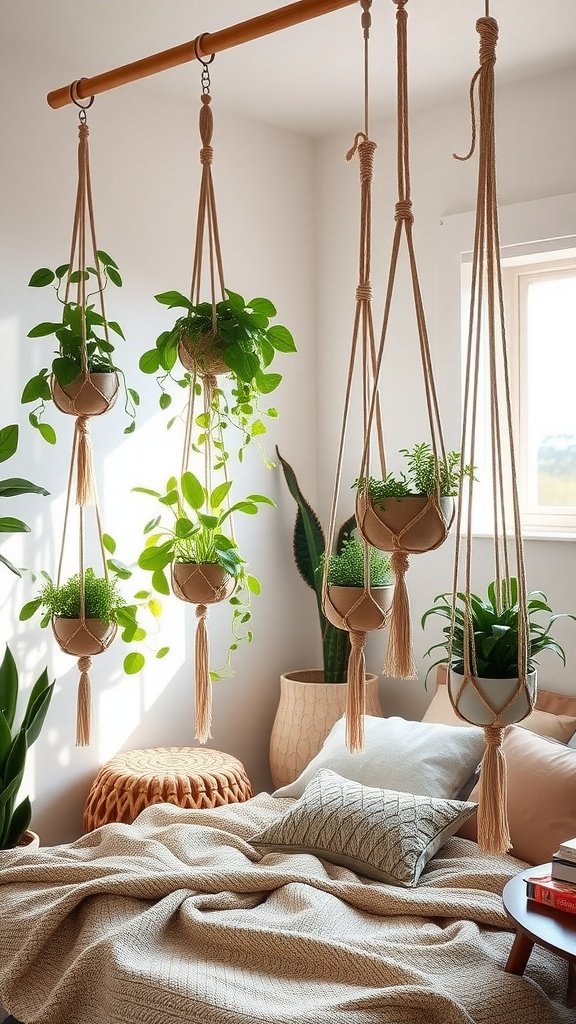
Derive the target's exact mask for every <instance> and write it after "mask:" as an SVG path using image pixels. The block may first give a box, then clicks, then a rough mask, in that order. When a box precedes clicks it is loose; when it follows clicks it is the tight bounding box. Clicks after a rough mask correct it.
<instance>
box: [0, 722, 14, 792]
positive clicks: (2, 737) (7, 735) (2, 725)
mask: <svg viewBox="0 0 576 1024" xmlns="http://www.w3.org/2000/svg"><path fill="white" fill-rule="evenodd" d="M11 744H12V732H11V729H10V726H9V725H8V722H7V721H6V718H5V715H4V712H3V711H0V778H1V777H2V775H3V774H4V762H5V760H6V757H7V755H8V751H9V750H10V746H11ZM0 785H1V783H0Z"/></svg>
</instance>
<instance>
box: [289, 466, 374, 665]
mask: <svg viewBox="0 0 576 1024" xmlns="http://www.w3.org/2000/svg"><path fill="white" fill-rule="evenodd" d="M276 454H277V455H278V458H279V460H280V465H281V466H282V471H283V473H284V478H285V480H286V483H287V485H288V489H289V491H290V494H291V495H292V497H293V498H294V500H295V502H296V505H297V507H298V511H297V513H296V522H295V524H294V543H293V549H294V560H295V562H296V568H297V569H298V572H299V573H300V576H301V577H302V579H303V580H304V583H305V584H306V586H308V587H310V588H311V589H312V590H313V591H314V593H315V595H316V605H317V609H318V620H319V624H320V633H321V636H322V659H323V669H324V681H325V682H326V683H345V682H346V673H347V668H348V657H349V655H350V638H349V636H348V633H347V632H346V631H345V630H341V629H337V628H336V626H334V625H333V624H332V623H331V622H329V621H328V619H327V618H326V616H325V615H324V611H323V609H322V572H321V571H319V570H320V569H321V565H322V562H321V559H322V558H323V555H324V551H325V547H326V542H325V539H324V533H323V531H322V527H321V525H320V521H319V519H318V516H317V515H316V513H315V512H314V510H313V509H312V507H311V506H310V504H309V502H308V501H307V500H306V498H305V497H304V495H303V494H302V491H301V490H300V486H299V484H298V479H297V477H296V474H295V472H294V470H293V469H292V466H291V465H290V464H289V463H288V462H286V460H285V459H283V458H282V456H281V455H280V452H279V451H278V448H276ZM355 525H356V521H355V519H354V517H353V516H352V517H351V518H350V519H347V520H346V522H345V523H344V524H343V526H342V527H341V529H340V532H339V535H338V539H337V542H336V550H337V551H341V550H342V547H343V544H344V542H345V540H346V538H347V537H349V536H350V534H351V532H352V530H353V529H354V527H355Z"/></svg>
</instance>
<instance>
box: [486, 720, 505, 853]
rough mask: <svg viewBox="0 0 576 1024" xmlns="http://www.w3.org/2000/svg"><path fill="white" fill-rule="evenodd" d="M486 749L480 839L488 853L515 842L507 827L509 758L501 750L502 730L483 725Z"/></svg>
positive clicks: (503, 849) (498, 851) (502, 850)
mask: <svg viewBox="0 0 576 1024" xmlns="http://www.w3.org/2000/svg"><path fill="white" fill-rule="evenodd" d="M484 736H485V739H486V750H485V753H484V757H483V758H482V767H481V769H480V794H479V801H478V842H479V844H480V846H481V848H482V849H483V850H485V851H486V853H507V852H508V850H509V849H510V847H511V846H512V843H511V840H510V832H509V830H508V787H507V773H506V759H505V757H504V751H503V750H502V738H503V730H502V729H501V728H500V727H499V726H494V725H487V726H485V728H484Z"/></svg>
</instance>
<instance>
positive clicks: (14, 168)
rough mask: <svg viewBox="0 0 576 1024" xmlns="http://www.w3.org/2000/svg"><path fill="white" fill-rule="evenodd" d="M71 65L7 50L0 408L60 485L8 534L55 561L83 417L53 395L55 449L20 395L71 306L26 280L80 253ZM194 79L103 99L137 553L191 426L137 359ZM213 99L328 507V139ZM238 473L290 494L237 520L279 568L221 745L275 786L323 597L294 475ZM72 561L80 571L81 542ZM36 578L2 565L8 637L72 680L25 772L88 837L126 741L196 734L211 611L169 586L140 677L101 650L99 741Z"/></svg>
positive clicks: (130, 552) (229, 686)
mask: <svg viewBox="0 0 576 1024" xmlns="http://www.w3.org/2000/svg"><path fill="white" fill-rule="evenodd" d="M66 72H67V69H66V68H62V66H61V65H58V64H56V63H54V64H51V63H50V61H49V60H48V59H46V62H45V64H44V65H43V66H38V65H35V66H34V68H33V67H31V66H30V65H29V66H27V67H26V70H25V73H23V71H22V65H21V63H20V59H19V60H18V62H16V61H15V60H14V59H13V56H12V55H11V54H10V53H0V95H2V97H3V101H2V104H1V105H0V134H1V137H2V139H3V147H2V149H3V157H2V170H1V172H0V174H1V183H2V187H1V189H0V254H1V255H0V259H1V263H2V272H1V274H0V344H1V351H2V371H3V372H2V377H1V385H0V386H1V396H2V415H1V417H0V420H1V423H2V424H6V423H9V422H12V421H17V422H19V423H20V424H21V443H20V450H19V454H18V457H17V460H16V459H15V460H14V461H13V463H10V472H11V474H12V473H19V474H21V475H24V476H28V477H29V478H31V479H32V480H35V481H38V482H41V483H43V484H44V485H45V486H46V487H47V488H48V489H49V490H50V491H51V497H50V498H46V499H40V498H29V499H22V500H21V501H17V500H14V501H13V502H12V505H11V508H10V514H18V513H20V514H21V515H22V516H23V517H24V518H26V519H27V520H28V522H29V523H30V525H31V526H32V531H33V532H32V534H31V535H30V536H29V537H26V538H23V539H16V540H11V541H9V542H8V543H6V545H5V546H4V545H3V546H2V550H3V551H5V552H6V554H7V555H8V556H10V557H13V558H14V559H15V560H16V562H17V564H20V565H27V566H29V567H31V568H33V569H35V570H36V571H38V570H40V569H41V568H45V569H47V570H48V571H49V572H51V573H52V574H54V572H55V558H56V554H57V549H58V545H59V542H60V533H61V528H62V510H63V492H64V488H65V481H66V472H67V464H68V458H69V449H70V440H71V429H72V420H71V419H68V418H65V417H57V415H54V414H52V410H51V415H50V417H49V419H50V420H51V422H53V423H55V425H56V426H57V428H58V432H59V435H60V437H59V444H58V446H57V448H55V449H51V448H49V447H48V446H47V445H46V444H45V443H44V442H42V441H41V440H40V439H39V438H38V437H37V436H36V434H35V432H34V431H32V429H31V428H30V427H29V426H28V424H27V412H28V410H27V409H26V410H23V409H22V408H21V407H20V405H19V397H20V394H21V391H22V387H23V384H24V382H25V381H26V380H27V378H28V376H30V374H31V370H32V368H35V369H39V368H40V367H41V366H46V365H49V358H50V356H49V353H50V351H51V346H50V342H49V341H46V340H44V339H41V340H36V341H31V340H28V339H27V338H26V334H27V331H28V330H29V329H30V327H31V326H33V325H34V324H36V323H37V322H39V320H43V319H52V317H53V314H54V308H53V305H52V304H51V305H50V306H47V305H46V303H47V302H48V301H49V300H50V299H51V298H52V297H51V295H50V294H49V290H44V291H42V290H36V291H35V290H31V289H28V288H27V282H28V279H29V277H30V274H31V272H32V271H33V270H34V269H36V268H37V267H40V266H48V267H54V266H56V265H57V264H59V263H62V262H65V261H66V259H67V252H68V245H69V234H70V230H71V218H72V212H73V188H74V187H75V186H74V178H75V159H76V156H75V152H76V134H77V133H76V123H77V116H76V111H75V109H74V108H72V107H69V108H66V109H64V110H60V111H57V112H55V111H52V110H50V109H49V108H48V106H47V105H46V102H45V99H44V97H45V94H46V92H47V91H48V89H49V88H51V87H53V86H54V85H57V84H58V83H59V82H60V80H61V79H64V80H65V79H66ZM197 81H198V79H197V78H196V77H195V76H191V83H193V84H192V85H191V96H190V101H189V102H184V101H182V102H178V101H175V100H174V99H168V98H164V97H163V96H161V95H158V96H156V95H155V94H154V92H151V91H149V90H146V89H144V88H142V87H140V86H130V87H129V88H126V89H124V90H119V91H117V92H116V93H110V94H108V95H106V96H104V97H101V98H99V99H98V100H97V101H96V104H95V106H94V109H93V110H92V111H91V112H90V115H89V122H90V125H91V129H92V135H91V141H92V171H93V184H94V193H95V203H96V215H97V227H98V237H99V244H100V245H101V247H102V248H104V249H106V250H107V251H109V252H110V253H111V254H112V255H113V257H114V258H115V259H116V261H117V262H118V264H119V265H120V268H121V270H122V272H123V276H124V282H125V283H124V287H123V288H122V289H121V291H118V292H115V293H114V295H110V296H107V298H108V303H109V305H108V314H109V316H111V317H114V318H117V319H118V320H119V321H120V323H121V324H122V325H123V327H124V330H125V333H126V336H127V339H128V341H127V344H126V348H125V351H123V350H122V347H121V359H122V365H123V366H124V367H125V368H126V370H127V372H129V376H130V378H131V381H135V385H134V386H136V387H137V389H138V390H139V391H140V392H141V395H142V400H143V401H142V406H141V408H140V412H139V415H138V429H137V432H136V434H135V435H133V436H132V437H127V438H126V437H124V435H123V434H122V430H123V427H124V426H125V420H124V417H123V414H122V410H121V409H119V408H116V409H115V410H113V411H112V412H111V413H110V414H109V415H108V416H106V417H103V418H102V419H101V420H99V421H98V422H96V423H95V424H94V427H93V438H94V448H95V452H96V465H97V475H98V481H99V486H100V493H101V499H102V506H103V518H104V523H105V528H106V529H107V530H108V531H109V532H110V533H112V534H113V535H115V536H116V537H117V539H119V541H121V542H122V553H120V550H119V552H118V554H119V557H121V558H123V559H124V560H125V561H128V562H130V561H132V560H133V559H134V558H135V557H136V554H137V550H138V534H139V532H140V529H141V526H142V525H143V523H145V522H146V521H147V519H149V518H151V516H152V515H153V514H154V513H153V510H152V511H150V506H149V505H148V504H147V503H146V500H145V499H143V498H141V497H138V496H136V495H132V494H131V488H132V487H133V486H135V485H148V486H154V484H155V482H164V481H165V480H166V478H167V476H168V475H170V473H172V472H173V471H174V470H175V469H177V467H178V465H179V450H180V444H179V438H178V437H176V436H175V435H174V436H173V435H172V433H168V434H167V433H166V431H165V429H164V427H163V425H162V422H161V420H160V418H159V417H158V416H157V413H158V407H157V402H156V399H157V390H156V385H155V382H154V380H153V379H151V378H142V375H141V374H139V373H138V371H137V362H138V358H139V355H140V354H141V352H142V351H144V350H145V349H146V348H149V347H150V346H151V344H152V343H153V341H154V338H155V337H156V335H157V333H158V332H159V330H161V329H163V327H164V326H169V321H168V316H167V315H166V313H165V311H163V309H162V308H161V307H160V306H159V305H158V304H157V303H156V302H155V301H154V299H153V295H154V293H155V292H158V291H164V290H166V289H169V288H177V289H179V290H182V291H186V290H187V288H188V287H189V279H190V273H191V260H192V245H193V231H194V212H195V209H196V205H197V189H198V181H199V161H198V149H199V141H198V133H197V110H198V105H199V101H198V92H199V89H198V88H197ZM15 83H16V84H15ZM213 109H214V115H215V135H214V146H215V164H214V178H215V186H216V191H217V198H218V207H219V217H220V224H221V234H222V242H223V250H224V258H225V273H226V280H227V283H228V284H229V286H230V287H232V288H233V289H235V290H238V291H240V292H242V293H244V294H246V295H254V294H257V295H264V296H269V297H270V298H272V299H273V301H274V302H275V303H276V304H277V307H278V311H279V316H280V319H281V321H283V322H285V323H286V324H287V325H288V326H290V328H291V329H292V331H293V333H294V336H295V338H296V342H297V345H298V349H299V354H298V356H297V357H294V356H292V357H290V356H284V357H280V359H279V360H278V362H279V364H280V363H281V365H279V366H278V369H280V370H281V372H283V373H284V375H285V377H284V382H283V386H282V388H281V389H280V390H279V391H278V392H277V393H276V394H275V395H274V399H273V402H272V403H271V404H276V405H278V407H279V409H280V419H279V421H277V425H274V426H273V429H272V430H271V432H270V435H269V439H268V440H267V441H266V448H267V451H268V453H269V454H272V453H273V450H274V449H273V445H274V443H276V442H277V443H278V444H279V446H280V449H281V451H282V452H283V454H284V455H285V456H286V458H288V459H289V460H290V461H291V462H293V464H294V466H295V468H297V471H298V473H299V476H300V478H301V483H302V486H303V487H304V488H305V489H306V491H307V493H308V495H309V497H310V500H311V501H312V502H313V503H314V502H315V501H316V497H317V489H316V451H315V447H314V444H313V442H312V440H311V439H312V438H313V437H314V434H315V430H316V403H315V392H314V384H315V358H316V356H315V349H314V330H313V328H314V266H313V244H314V238H313V230H314V228H313V216H312V198H313V192H312V173H313V151H312V145H311V143H310V142H309V140H306V139H304V138H303V137H300V136H298V135H295V134H290V133H289V132H285V131H281V130H276V129H275V128H272V127H266V126H264V125H261V124H257V123H255V122H252V121H250V120H244V119H241V118H234V119H232V118H230V117H226V116H225V115H223V114H221V113H220V112H219V109H218V102H217V99H215V100H214V103H213ZM169 315H170V314H169ZM120 346H122V343H120ZM119 358H120V357H119ZM138 378H140V379H138ZM234 479H235V481H236V483H237V487H238V494H239V495H241V494H243V493H250V491H254V490H263V491H264V492H265V493H268V494H271V495H272V496H273V497H274V498H275V499H276V500H277V502H278V504H279V509H278V511H276V512H274V511H273V510H264V511H263V512H262V514H261V515H259V516H258V518H257V520H252V519H251V520H250V523H249V524H248V525H247V523H246V522H244V523H238V525H237V529H238V534H239V537H240V540H241V541H242V543H243V546H244V550H245V552H246V554H247V557H248V559H249V560H250V562H251V564H252V566H253V571H254V572H255V574H256V575H257V576H259V577H260V579H261V580H262V583H263V596H262V597H261V599H259V600H255V602H254V631H255V641H254V644H253V646H252V647H250V648H248V649H245V650H243V651H242V653H239V654H238V657H237V660H236V665H237V674H236V678H235V679H232V680H230V681H227V682H221V683H218V684H216V686H215V694H214V717H213V735H214V739H213V741H212V745H213V746H214V747H216V748H220V749H222V750H227V751H229V752H231V753H233V754H235V755H237V756H238V757H240V758H241V759H242V760H243V761H244V763H245V765H246V768H247V770H248V772H249V774H250V776H251V778H252V780H253V783H254V785H255V788H256V789H261V788H263V787H266V786H267V785H268V784H269V776H268V759H267V744H268V737H269V733H270V727H271V723H272V720H273V715H274V711H275V707H276V703H277V699H278V692H279V674H280V673H281V672H282V671H285V670H289V669H295V668H299V667H302V666H303V665H310V664H314V663H315V661H316V660H317V648H318V643H317V635H316V634H317V626H316V623H315V621H314V601H313V598H312V596H311V595H308V594H307V593H306V594H305V593H304V588H303V585H302V584H301V582H300V580H299V578H298V576H297V574H296V571H295V569H294V566H293V559H292V551H291V529H292V524H293V520H294V508H295V507H294V504H293V501H292V499H291V498H290V497H289V495H288V494H287V491H286V489H285V486H284V482H283V480H282V478H281V475H280V471H279V470H276V471H274V472H270V471H268V470H266V469H265V468H264V466H263V464H262V463H261V462H260V461H259V460H258V459H257V458H254V457H253V458H252V460H251V464H250V465H245V466H244V467H243V468H242V469H241V470H240V469H238V470H236V471H235V472H234ZM4 514H8V513H7V510H4ZM247 518H248V517H245V519H247ZM69 569H70V572H73V571H77V568H76V566H75V565H74V560H73V555H72V556H71V557H70V559H69ZM33 592H34V589H33V587H32V585H31V583H30V582H25V583H21V582H17V581H15V579H14V578H13V577H11V576H9V574H8V573H7V572H2V575H1V577H0V596H1V605H2V609H1V613H0V614H1V618H0V636H1V637H2V639H3V640H6V641H8V642H9V643H10V645H11V647H12V649H13V651H14V653H15V655H16V657H17V660H18V663H19V665H20V668H21V673H22V679H23V683H24V686H25V687H26V688H27V689H29V687H30V686H31V684H32V682H33V680H34V679H35V678H36V675H37V674H38V672H39V671H40V669H41V667H42V666H43V665H44V664H46V663H47V664H48V665H49V667H50V671H51V672H52V673H54V674H55V676H56V678H57V688H56V693H55V696H54V699H53V702H52V706H51V710H50V713H49V718H48V720H47V723H46V726H45V729H44V732H43V734H42V735H41V737H40V739H39V741H38V743H37V744H36V746H35V747H34V748H33V750H32V751H31V754H30V759H29V772H28V776H27V785H28V786H29V790H30V793H31V795H32V796H33V798H34V822H33V824H34V827H35V828H36V829H37V830H38V831H39V832H40V834H41V836H42V840H43V842H45V843H53V842H57V841H65V840H68V839H71V838H73V837H75V836H76V835H78V834H79V833H80V831H81V815H82V808H83V803H84V799H85V797H86V794H87V792H88V789H89V786H90V783H91V781H92V778H93V777H94V775H95V773H96V771H97V769H98V766H99V765H100V764H101V763H102V762H103V761H104V760H106V759H107V758H109V757H110V756H112V755H113V754H114V753H115V752H116V751H117V750H119V749H122V748H126V749H129V748H131V747H139V746H160V745H171V744H174V745H177V744H192V743H193V742H194V740H193V737H194V725H193V721H194V701H193V634H194V622H195V619H194V613H193V609H192V608H190V607H187V606H185V605H183V604H182V603H180V602H178V601H177V600H176V599H168V598H166V599H165V602H164V603H165V614H164V621H165V635H166V637H167V642H168V643H171V645H172V653H171V654H170V655H169V656H168V657H167V658H166V659H165V660H164V661H162V662H156V661H154V658H153V657H152V658H151V659H149V661H148V665H147V667H146V669H145V671H144V672H143V674H142V676H141V677H129V678H125V677H123V676H122V672H121V667H122V661H123V658H124V655H125V653H126V652H127V648H126V646H125V645H124V644H123V643H122V642H121V641H120V640H117V641H116V643H115V644H114V645H113V646H112V647H111V649H110V650H109V651H108V652H107V653H106V654H104V655H102V656H100V657H99V658H96V659H94V663H93V667H92V680H93V692H94V707H95V723H94V739H93V743H92V746H91V747H90V748H88V749H77V748H75V747H74V732H75V700H76V697H75V694H76V684H77V678H78V672H77V670H76V667H75V663H74V662H73V660H72V659H71V658H69V657H67V656H65V655H63V654H61V653H60V652H59V651H58V650H57V649H56V645H55V642H54V641H53V639H52V635H51V632H50V630H44V631H41V630H39V629H38V628H36V627H35V625H34V623H19V622H18V621H17V617H18V611H19V609H20V607H21V605H22V604H23V602H24V601H25V600H28V599H29V598H30V597H31V596H32V594H33ZM228 626H229V614H228V610H227V609H226V610H225V609H223V608H216V609H214V610H213V612H212V614H211V617H210V637H211V648H212V660H213V662H214V663H215V664H217V663H219V662H221V661H223V659H224V657H225V653H226V650H227V644H228V637H229V632H228Z"/></svg>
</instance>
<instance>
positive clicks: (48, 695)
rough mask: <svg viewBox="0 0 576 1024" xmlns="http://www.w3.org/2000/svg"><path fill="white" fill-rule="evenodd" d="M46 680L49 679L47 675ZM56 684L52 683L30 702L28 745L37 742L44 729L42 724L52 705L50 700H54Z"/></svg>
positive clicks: (27, 729) (27, 723) (27, 728)
mask: <svg viewBox="0 0 576 1024" xmlns="http://www.w3.org/2000/svg"><path fill="white" fill-rule="evenodd" d="M46 681H48V677H47V676H46ZM54 685H55V684H54V683H52V686H49V687H48V688H47V689H46V690H45V691H44V692H41V693H39V694H38V695H37V697H36V698H35V700H33V701H32V702H31V704H29V717H28V718H27V721H26V744H27V746H28V747H31V746H32V744H33V743H35V742H36V740H37V739H38V737H39V735H40V733H41V731H42V726H43V725H44V720H45V718H46V715H47V714H48V708H49V707H50V701H51V700H52V693H53V691H54Z"/></svg>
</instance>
